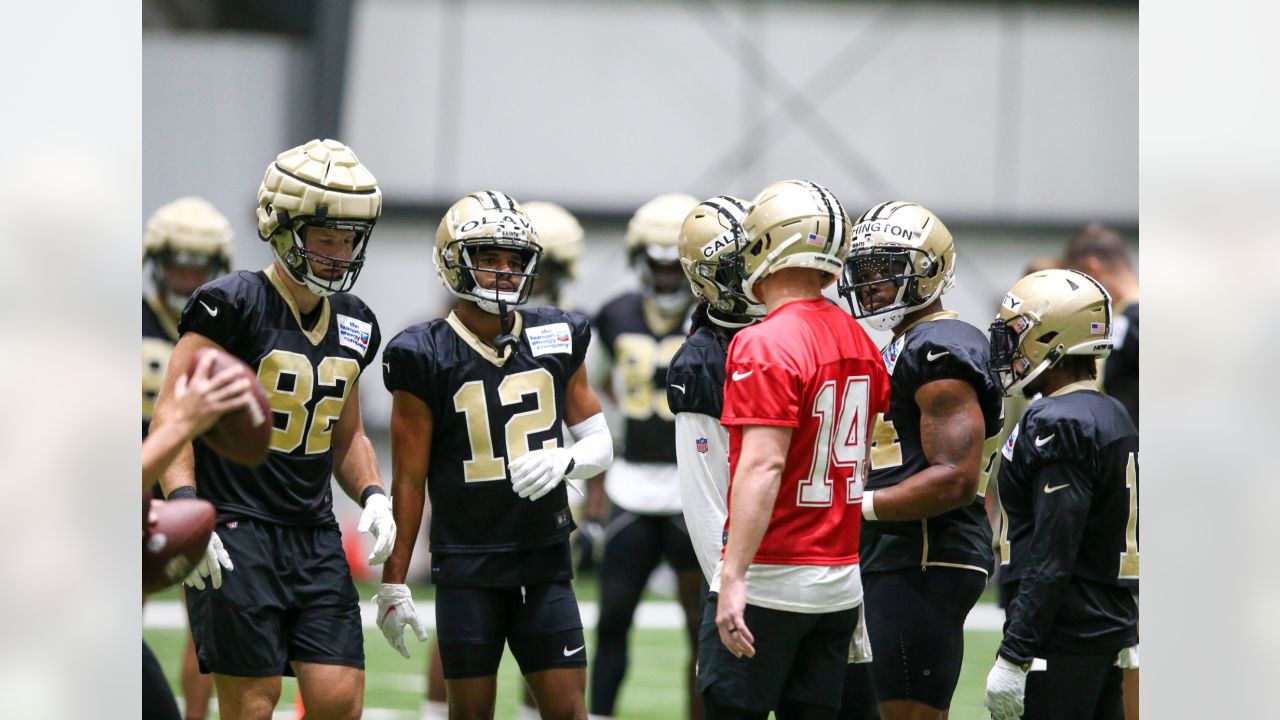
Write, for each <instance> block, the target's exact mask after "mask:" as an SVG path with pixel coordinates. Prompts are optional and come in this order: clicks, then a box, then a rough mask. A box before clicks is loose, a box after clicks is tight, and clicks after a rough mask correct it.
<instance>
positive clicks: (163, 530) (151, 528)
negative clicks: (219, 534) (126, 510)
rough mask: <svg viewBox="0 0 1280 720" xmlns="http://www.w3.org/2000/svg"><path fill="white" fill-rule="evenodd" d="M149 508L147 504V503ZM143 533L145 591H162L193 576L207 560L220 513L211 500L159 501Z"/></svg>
mask: <svg viewBox="0 0 1280 720" xmlns="http://www.w3.org/2000/svg"><path fill="white" fill-rule="evenodd" d="M144 505H145V503H144ZM150 509H151V514H152V515H154V516H155V517H154V519H153V520H151V521H150V522H149V523H148V524H147V528H146V530H145V531H144V532H143V533H142V592H143V593H144V594H147V593H153V592H159V591H160V590H163V589H165V588H167V587H169V586H170V585H173V584H174V583H178V582H182V579H183V578H185V577H186V576H187V575H189V574H191V569H192V568H194V567H195V566H196V563H198V562H199V561H200V558H202V557H204V551H205V548H206V547H208V545H209V535H210V534H212V533H213V526H214V522H215V520H216V518H217V513H216V512H215V511H214V509H213V505H212V504H211V503H209V502H208V501H207V500H196V499H194V498H190V499H184V500H168V501H161V500H155V501H153V502H151V508H150Z"/></svg>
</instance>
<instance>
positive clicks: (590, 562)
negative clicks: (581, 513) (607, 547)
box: [574, 520, 605, 572]
mask: <svg viewBox="0 0 1280 720" xmlns="http://www.w3.org/2000/svg"><path fill="white" fill-rule="evenodd" d="M604 539H605V532H604V526H603V525H601V524H600V523H599V522H598V521H596V520H585V521H583V523H582V525H581V526H579V527H578V536H577V538H575V539H574V552H575V554H576V555H577V558H576V559H577V562H578V572H591V571H592V570H594V569H595V568H596V567H597V566H599V565H600V558H601V557H602V556H603V555H604Z"/></svg>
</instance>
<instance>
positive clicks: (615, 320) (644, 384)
mask: <svg viewBox="0 0 1280 720" xmlns="http://www.w3.org/2000/svg"><path fill="white" fill-rule="evenodd" d="M657 322H658V320H657V318H654V322H650V320H649V319H648V318H646V313H645V309H644V296H643V295H642V294H640V293H638V292H630V293H626V294H624V295H621V296H619V297H617V298H614V299H613V300H611V301H609V302H608V303H607V304H605V306H604V307H603V308H601V309H600V312H599V314H597V315H596V318H595V328H596V332H598V333H599V334H600V342H601V344H602V345H603V346H604V348H605V350H607V351H608V353H609V357H610V359H611V360H612V362H613V367H614V377H615V378H616V381H615V382H614V385H613V387H614V392H615V393H617V402H618V407H619V409H620V410H621V411H622V417H623V419H624V422H625V427H624V430H623V437H622V447H623V450H622V458H623V459H624V460H627V461H628V462H644V463H675V461H676V443H675V427H674V422H675V417H676V416H675V414H674V413H673V412H672V410H671V407H670V406H669V405H668V404H667V367H668V365H669V364H670V362H671V359H672V358H673V357H674V356H675V354H676V351H677V350H679V349H680V346H681V345H682V344H683V343H684V340H685V327H684V326H683V324H682V323H679V322H677V323H672V327H671V328H670V329H663V328H659V329H658V330H654V325H655V324H656V323H657ZM664 330H665V332H664Z"/></svg>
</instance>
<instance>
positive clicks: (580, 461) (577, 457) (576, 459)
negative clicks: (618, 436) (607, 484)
mask: <svg viewBox="0 0 1280 720" xmlns="http://www.w3.org/2000/svg"><path fill="white" fill-rule="evenodd" d="M569 433H570V434H571V435H573V440H574V446H573V447H571V448H569V454H570V455H571V456H572V457H573V470H570V471H569V475H568V477H570V478H572V479H574V480H582V479H585V478H589V477H595V476H596V475H599V474H600V473H602V472H604V471H605V470H607V469H608V468H609V466H610V465H612V464H613V435H611V434H610V433H609V425H608V424H607V423H605V421H604V413H596V414H595V415H592V416H591V417H589V418H587V419H586V420H583V421H582V422H580V423H578V424H577V425H572V426H570V427H569Z"/></svg>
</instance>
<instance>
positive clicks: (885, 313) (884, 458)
mask: <svg viewBox="0 0 1280 720" xmlns="http://www.w3.org/2000/svg"><path fill="white" fill-rule="evenodd" d="M955 265H956V250H955V245H954V243H953V240H952V237H951V232H950V231H949V230H948V229H947V228H946V226H945V225H943V223H942V221H941V220H939V219H938V217H937V216H935V215H934V214H933V213H932V212H930V211H929V210H927V209H926V208H924V207H922V206H920V205H917V204H916V203H911V202H904V201H893V202H886V203H881V204H879V205H876V206H875V207H872V208H871V209H869V210H867V211H866V212H864V213H863V214H862V216H861V217H859V218H858V219H857V221H856V222H854V225H853V244H852V249H851V251H850V253H849V259H848V261H846V263H845V266H844V267H845V269H844V274H843V276H842V278H841V283H840V293H841V295H843V296H844V297H845V299H846V301H847V302H848V304H849V310H850V312H851V313H852V314H853V316H854V317H855V318H858V319H859V320H863V321H865V322H866V323H867V324H868V325H870V326H872V327H874V328H875V329H877V330H892V331H893V338H892V340H890V341H889V344H888V345H886V346H885V347H884V349H883V350H882V351H881V355H882V356H883V358H884V365H885V368H886V369H887V370H888V372H889V378H890V387H891V389H892V394H891V397H890V401H889V409H888V411H887V412H886V413H884V415H882V416H880V417H877V418H876V423H875V433H874V437H873V439H872V448H871V473H870V476H869V477H868V479H867V489H866V492H865V493H864V494H863V496H862V517H863V520H864V522H863V525H862V546H861V549H860V551H859V556H860V558H861V561H862V581H863V590H864V592H865V593H866V601H867V605H866V607H867V628H868V631H869V632H870V635H871V649H872V652H873V654H874V656H875V660H874V661H873V662H872V664H871V679H872V683H873V685H874V686H875V692H876V701H877V703H878V704H879V707H880V714H881V716H882V717H884V718H886V720H915V719H920V720H934V719H939V720H940V719H941V718H945V717H946V714H947V711H948V709H949V708H950V707H951V696H952V694H953V693H954V692H955V689H956V683H957V682H958V681H959V679H960V666H961V664H962V662H963V660H964V620H965V618H966V617H967V616H968V614H969V611H970V610H971V609H973V606H974V605H975V604H976V603H977V602H978V598H979V597H980V596H981V595H982V591H983V589H984V588H985V587H986V583H987V578H988V577H989V576H990V574H991V571H992V565H993V557H992V550H991V524H990V522H989V520H988V518H987V512H986V507H985V504H984V499H983V495H984V493H985V491H986V484H987V479H988V473H989V472H990V471H991V463H992V462H993V461H994V458H995V453H996V450H997V449H998V445H997V443H998V442H999V435H1000V428H1001V420H1000V410H1001V402H1000V401H1001V397H1002V393H1001V392H1000V389H999V388H998V387H996V385H995V382H994V381H993V380H992V378H991V376H990V374H989V372H988V370H987V364H988V352H989V346H988V343H987V339H986V338H985V337H983V334H982V331H981V330H979V329H978V328H976V327H974V326H973V325H970V324H968V323H966V322H963V321H961V320H960V319H959V315H958V314H957V313H955V312H950V311H947V310H946V309H945V308H944V307H943V304H942V296H943V294H944V293H946V292H947V290H949V289H950V288H951V287H952V285H954V283H955Z"/></svg>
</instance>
